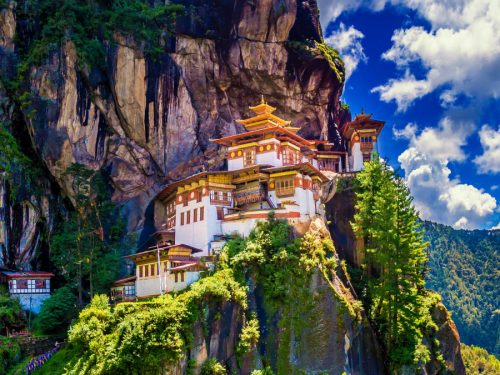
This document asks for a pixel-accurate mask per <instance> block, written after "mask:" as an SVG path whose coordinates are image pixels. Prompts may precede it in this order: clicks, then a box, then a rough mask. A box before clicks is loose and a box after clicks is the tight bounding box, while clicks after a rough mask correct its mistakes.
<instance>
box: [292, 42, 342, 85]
mask: <svg viewBox="0 0 500 375" xmlns="http://www.w3.org/2000/svg"><path fill="white" fill-rule="evenodd" d="M287 46H288V47H289V49H290V50H291V51H292V52H293V53H295V54H296V56H297V57H298V58H299V59H300V60H303V61H309V60H312V59H315V58H322V59H325V60H326V61H327V62H328V65H329V67H330V69H331V70H332V71H333V72H334V73H335V75H336V76H337V80H338V81H339V83H341V84H342V83H344V79H345V66H344V61H343V60H342V58H341V57H340V55H339V52H338V51H337V50H336V49H334V48H332V47H330V46H329V45H328V44H325V43H318V42H316V41H308V42H301V41H290V42H288V43H287Z"/></svg>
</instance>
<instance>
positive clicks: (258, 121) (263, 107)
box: [237, 95, 300, 133]
mask: <svg viewBox="0 0 500 375" xmlns="http://www.w3.org/2000/svg"><path fill="white" fill-rule="evenodd" d="M248 108H249V109H250V110H251V111H252V112H254V113H255V116H253V117H250V118H247V119H244V120H237V122H238V123H239V124H242V125H243V126H244V127H245V129H246V130H247V131H251V130H259V129H265V128H272V127H276V126H279V127H282V128H285V129H287V130H289V131H292V132H294V133H296V132H297V131H299V130H300V128H296V127H293V126H290V124H291V121H287V120H283V119H282V118H280V117H278V116H276V115H273V112H274V111H276V108H275V107H272V106H270V105H269V104H267V102H266V100H265V99H264V95H261V98H260V104H258V105H256V106H250V107H248Z"/></svg>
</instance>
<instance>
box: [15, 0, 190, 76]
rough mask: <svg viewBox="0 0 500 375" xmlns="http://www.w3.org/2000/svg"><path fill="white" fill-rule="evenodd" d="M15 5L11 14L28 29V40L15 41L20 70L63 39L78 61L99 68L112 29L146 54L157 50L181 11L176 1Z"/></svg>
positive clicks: (69, 0) (47, 0)
mask: <svg viewBox="0 0 500 375" xmlns="http://www.w3.org/2000/svg"><path fill="white" fill-rule="evenodd" d="M21 3H22V4H19V5H18V11H17V17H18V19H19V20H21V21H23V22H27V25H26V28H27V29H31V30H33V31H34V35H32V36H31V38H27V39H28V40H18V42H20V45H21V47H22V48H23V49H24V51H23V52H24V57H25V58H24V59H23V63H22V66H21V69H20V73H21V74H22V73H25V72H26V71H27V70H26V68H27V66H28V65H31V64H34V65H38V64H39V63H40V62H41V61H43V59H45V58H47V56H48V54H49V53H50V52H51V51H52V50H54V49H55V48H58V47H60V46H61V44H62V43H64V42H66V41H71V42H73V44H74V45H75V47H76V50H77V53H78V57H79V62H80V63H81V64H82V65H87V66H88V67H92V66H96V65H97V66H105V51H104V49H105V46H104V45H105V41H108V42H110V41H111V42H112V41H113V37H114V33H120V34H122V35H125V36H132V37H133V38H134V39H135V41H136V42H137V43H138V44H139V45H140V44H141V43H142V44H143V45H144V49H145V50H146V52H148V53H152V54H157V53H158V52H159V51H160V50H161V42H162V37H163V36H164V35H165V33H169V32H171V31H172V26H173V21H174V19H175V17H176V16H177V15H178V14H180V13H181V12H182V11H183V6H181V5H177V4H164V3H155V5H154V6H151V5H150V3H149V2H148V1H145V0H117V1H90V0H84V1H78V0H64V1H55V0H27V1H21Z"/></svg>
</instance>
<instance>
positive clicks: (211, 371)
mask: <svg viewBox="0 0 500 375" xmlns="http://www.w3.org/2000/svg"><path fill="white" fill-rule="evenodd" d="M226 374H227V371H226V369H225V368H224V366H222V365H221V364H220V363H219V362H218V361H217V360H216V359H215V358H210V359H207V360H206V361H205V363H204V364H203V366H202V367H201V372H200V375H226Z"/></svg>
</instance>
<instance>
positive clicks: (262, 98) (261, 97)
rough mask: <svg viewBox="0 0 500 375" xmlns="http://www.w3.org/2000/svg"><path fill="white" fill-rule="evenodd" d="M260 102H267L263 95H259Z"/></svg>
mask: <svg viewBox="0 0 500 375" xmlns="http://www.w3.org/2000/svg"><path fill="white" fill-rule="evenodd" d="M260 104H267V103H266V101H265V100H264V95H261V96H260Z"/></svg>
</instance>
